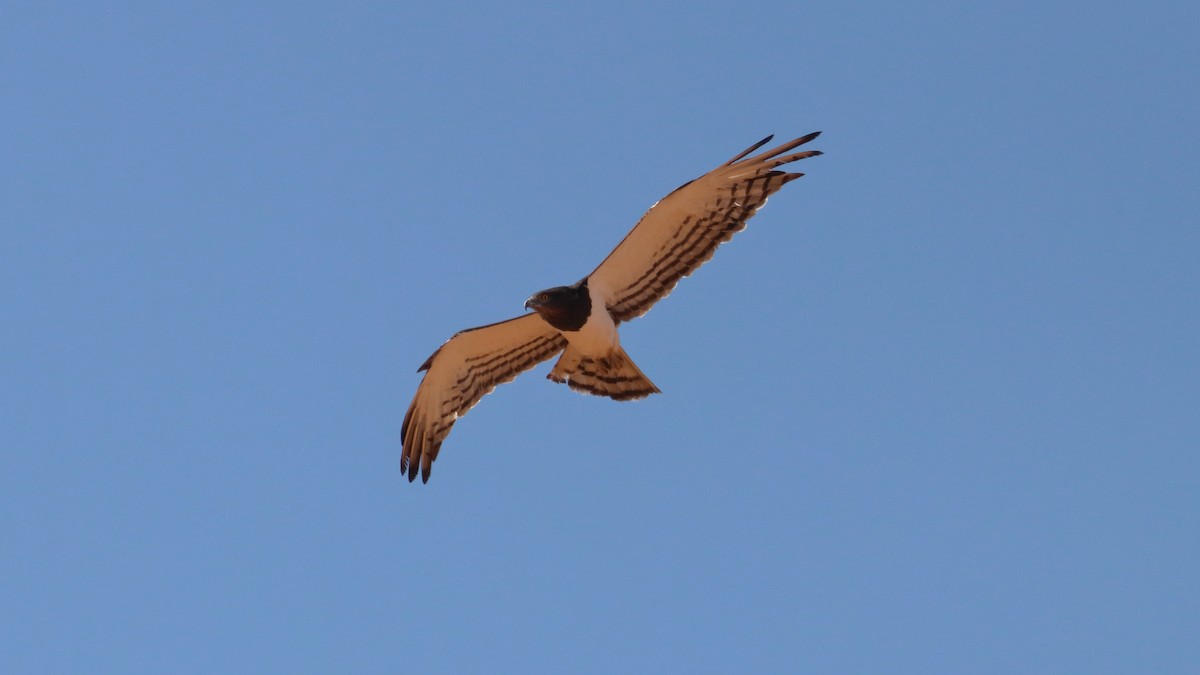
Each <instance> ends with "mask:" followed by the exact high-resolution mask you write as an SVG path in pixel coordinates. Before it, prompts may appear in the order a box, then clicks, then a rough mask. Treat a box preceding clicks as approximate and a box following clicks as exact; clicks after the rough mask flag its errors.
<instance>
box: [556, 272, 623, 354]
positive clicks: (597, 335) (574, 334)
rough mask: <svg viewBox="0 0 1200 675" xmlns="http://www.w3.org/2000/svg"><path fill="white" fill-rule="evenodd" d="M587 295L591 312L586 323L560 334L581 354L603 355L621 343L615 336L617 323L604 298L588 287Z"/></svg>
mask: <svg viewBox="0 0 1200 675" xmlns="http://www.w3.org/2000/svg"><path fill="white" fill-rule="evenodd" d="M588 295H589V296H591V299H592V313H591V314H590V315H589V316H588V319H587V323H585V324H583V328H580V329H579V330H577V331H563V333H562V336H563V337H565V338H567V342H569V343H571V346H572V347H574V348H575V349H576V350H577V351H578V352H579V353H581V354H586V355H588V356H604V355H606V354H608V353H610V352H612V351H613V350H614V349H616V348H617V347H618V346H619V345H620V344H621V342H620V340H619V339H618V337H617V325H616V324H615V323H613V320H612V315H611V314H609V313H608V303H607V302H606V298H605V297H604V296H603V295H602V294H601V293H599V292H598V290H597V289H594V288H590V287H589V288H588Z"/></svg>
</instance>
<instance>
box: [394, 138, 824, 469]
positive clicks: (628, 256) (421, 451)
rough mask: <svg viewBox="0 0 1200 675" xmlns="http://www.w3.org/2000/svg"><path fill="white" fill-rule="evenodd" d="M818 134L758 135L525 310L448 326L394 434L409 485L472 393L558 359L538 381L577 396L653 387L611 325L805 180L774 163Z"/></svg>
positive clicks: (798, 155)
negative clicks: (779, 138) (779, 140)
mask: <svg viewBox="0 0 1200 675" xmlns="http://www.w3.org/2000/svg"><path fill="white" fill-rule="evenodd" d="M820 133H821V132H819V131H818V132H816V133H811V134H808V135H807V136H802V137H800V138H797V139H796V140H794V141H789V142H787V143H784V144H783V145H780V146H778V147H776V148H774V149H771V150H767V151H765V152H763V153H761V154H758V155H755V156H753V157H749V156H748V155H750V154H751V153H753V152H754V151H755V150H758V149H759V148H761V147H762V146H764V145H766V144H767V143H769V142H770V141H771V138H772V137H771V136H768V137H766V138H764V139H763V140H761V141H759V142H757V143H755V144H754V145H752V146H750V147H749V148H747V149H746V150H744V151H742V152H740V153H738V155H737V156H736V157H734V158H733V159H731V160H729V161H728V162H725V163H724V164H722V165H721V166H719V167H717V168H715V169H713V170H712V171H709V172H708V173H706V174H704V175H703V176H701V177H699V178H697V179H695V180H693V181H690V182H688V183H685V184H684V185H682V186H680V187H679V188H677V189H676V190H675V191H674V192H672V193H671V194H669V195H667V196H666V197H664V198H662V200H660V201H659V202H658V203H657V204H655V205H654V206H652V207H650V210H649V211H647V212H646V215H644V216H642V219H641V220H639V221H638V223H637V225H635V226H634V227H633V229H632V230H631V231H630V232H629V234H627V235H626V236H625V238H624V239H623V240H621V243H620V244H618V245H617V247H616V248H615V249H613V252H612V253H610V254H609V255H608V257H607V258H605V259H604V261H603V262H601V263H600V266H599V267H597V268H596V269H595V270H593V271H592V273H591V274H589V275H587V276H586V277H584V278H582V279H580V280H579V281H577V282H575V283H574V284H571V285H570V286H556V287H554V288H547V289H546V290H544V291H538V292H537V293H534V294H533V295H532V296H530V297H529V299H528V300H526V301H525V308H526V309H531V310H533V312H532V313H529V314H524V315H522V316H519V317H517V318H515V319H509V320H508V321H501V322H499V323H493V324H489V325H487V326H479V327H478V328H468V329H467V330H463V331H459V332H458V333H455V334H454V337H452V338H450V339H449V340H448V341H446V343H445V344H443V345H442V346H441V347H439V348H438V349H437V351H435V352H434V353H433V354H432V355H431V356H430V357H429V358H428V359H426V360H425V363H424V364H422V365H421V367H420V368H418V369H417V372H421V371H425V377H424V378H423V379H422V380H421V384H420V385H419V386H418V387H417V393H416V396H414V397H413V402H412V405H410V406H409V408H408V413H407V414H405V416H404V424H403V426H402V427H401V429H400V436H401V439H402V440H401V443H402V444H403V453H404V454H403V456H402V458H401V460H400V469H401V471H403V472H406V473H407V474H408V480H409V481H410V482H411V481H412V480H413V479H415V478H416V477H417V472H418V471H420V473H421V481H422V482H428V480H429V472H430V469H431V468H432V466H433V461H434V460H435V459H437V455H438V450H439V449H440V448H441V446H442V441H444V440H446V436H448V435H449V434H450V427H452V426H454V422H455V420H457V419H458V418H459V417H462V416H463V415H465V414H466V413H467V411H468V410H470V409H471V407H472V406H474V405H475V404H476V403H478V402H479V399H481V398H483V397H484V396H486V395H487V394H489V393H490V392H491V391H492V390H493V389H495V388H496V385H498V384H503V383H505V382H510V381H512V380H513V379H514V378H515V377H516V376H517V375H519V374H521V373H522V372H524V371H526V370H528V369H530V368H532V367H534V366H535V365H537V364H539V363H541V362H542V361H545V360H547V359H549V358H551V357H552V356H555V355H557V354H561V356H559V358H558V362H557V363H556V364H555V365H554V368H553V369H551V370H550V374H549V375H547V376H546V377H547V378H549V379H551V380H553V381H555V382H559V383H563V384H566V385H567V386H568V387H570V388H571V389H574V390H575V391H579V392H583V393H586V394H594V395H596V396H607V397H609V398H611V399H614V400H617V401H629V400H634V399H640V398H644V397H646V396H649V395H650V394H656V393H659V389H658V387H656V386H654V383H653V382H651V381H650V378H648V377H646V375H645V374H644V373H643V372H642V371H641V369H639V368H638V367H637V365H635V364H634V362H633V360H632V359H630V358H629V355H628V354H626V353H625V350H624V349H622V348H621V341H620V338H619V336H618V334H617V326H618V325H619V324H620V323H621V322H622V321H629V320H631V319H636V318H637V317H639V316H641V315H643V314H645V313H646V312H648V311H649V310H650V308H651V307H653V306H654V303H656V302H658V301H659V300H661V299H662V298H665V297H666V296H667V294H669V293H670V292H671V290H672V289H673V288H675V284H677V283H679V280H680V279H681V278H683V277H685V276H687V275H689V274H691V273H692V272H693V271H695V270H696V268H698V267H700V266H701V265H703V264H704V263H705V262H707V261H708V259H709V258H711V257H712V255H713V253H714V252H715V251H716V250H717V247H718V246H720V245H721V244H722V243H723V242H726V241H729V239H730V238H732V237H733V235H734V233H736V232H739V231H741V230H742V229H744V228H745V227H746V221H748V220H750V218H751V217H752V216H753V215H754V213H755V212H756V211H758V209H759V208H760V207H761V206H762V205H763V204H765V203H766V201H767V197H769V196H771V195H772V194H774V193H775V192H776V191H777V190H779V189H780V188H782V187H783V186H784V185H786V184H787V183H788V182H790V181H792V180H795V179H797V178H799V177H800V176H803V175H804V174H802V173H788V172H786V171H779V170H778V167H780V166H783V165H784V164H789V163H791V162H795V161H797V160H800V159H804V158H806V157H814V156H816V155H820V154H821V153H820V152H819V151H817V150H806V151H800V152H792V151H793V150H795V149H796V148H798V147H800V146H801V145H804V144H805V143H808V142H809V141H811V140H812V139H814V138H816V137H817V135H818V134H820Z"/></svg>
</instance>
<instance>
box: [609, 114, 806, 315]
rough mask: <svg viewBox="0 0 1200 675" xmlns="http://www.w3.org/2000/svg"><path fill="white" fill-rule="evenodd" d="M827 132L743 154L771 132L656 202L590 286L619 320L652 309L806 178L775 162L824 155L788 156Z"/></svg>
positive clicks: (797, 153) (766, 139)
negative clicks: (783, 191) (772, 200)
mask: <svg viewBox="0 0 1200 675" xmlns="http://www.w3.org/2000/svg"><path fill="white" fill-rule="evenodd" d="M820 133H821V132H819V131H818V132H816V133H812V134H809V135H807V136H803V137H801V138H797V139H796V140H794V141H790V142H788V143H784V144H783V145H780V146H779V147H777V148H775V149H773V150H768V151H766V152H764V153H762V154H760V155H757V156H755V157H750V158H749V159H744V158H745V157H746V156H747V155H749V154H750V153H752V152H754V151H755V150H757V149H759V148H760V147H762V146H763V145H766V144H767V143H768V142H770V140H771V138H772V137H771V136H768V137H766V138H764V139H763V140H761V141H759V142H758V143H755V144H754V145H752V146H750V147H749V148H747V149H746V150H744V151H743V152H741V153H740V154H738V155H737V156H736V157H734V158H733V159H731V160H729V161H728V162H725V163H724V164H722V165H721V166H719V167H717V168H716V169H714V170H712V171H710V172H708V173H707V174H705V175H703V176H701V177H700V178H697V179H696V180H694V181H691V182H690V183H685V184H684V185H683V186H681V187H679V188H678V189H676V190H675V191H674V192H672V193H671V194H669V195H667V196H666V197H664V198H663V199H662V200H661V201H659V202H658V203H657V204H655V205H654V206H652V207H650V210H649V211H647V212H646V215H644V216H642V219H641V220H640V221H638V224H637V225H635V226H634V227H633V229H632V230H631V231H630V232H629V234H628V235H626V236H625V239H624V240H622V241H621V243H620V244H618V245H617V248H616V249H614V250H613V252H612V253H610V254H609V256H608V257H607V258H605V259H604V262H602V263H600V266H599V267H597V268H596V271H594V272H592V274H591V275H590V276H589V277H588V284H589V285H590V286H592V287H593V288H596V289H597V290H600V291H601V292H602V293H603V294H604V297H605V298H607V300H608V309H609V311H610V312H611V313H612V315H613V319H614V320H616V321H618V322H619V321H629V320H630V319H635V318H637V317H639V316H641V315H643V314H645V313H646V312H648V311H650V308H651V307H653V306H654V303H656V302H658V301H659V300H661V299H662V298H665V297H666V296H667V295H668V294H669V293H670V292H671V290H672V289H673V288H675V285H676V284H678V283H679V280H680V279H682V278H683V277H685V276H687V275H689V274H691V273H692V272H694V271H695V270H696V269H697V268H698V267H700V266H701V265H703V264H704V263H705V262H707V261H708V260H709V259H710V258H712V256H713V253H714V252H716V250H717V247H718V246H720V245H721V244H722V243H724V242H726V241H729V240H730V239H731V238H732V237H733V235H734V233H736V232H739V231H741V230H743V229H745V227H746V221H747V220H750V218H751V217H752V216H753V215H754V213H755V212H756V211H758V209H759V208H760V207H761V206H762V205H763V204H765V203H766V202H767V197H769V196H771V195H772V194H774V193H775V192H776V191H777V190H779V189H780V188H782V187H783V186H784V185H785V184H787V183H788V182H790V181H792V180H795V179H797V178H799V177H800V176H803V175H804V174H802V173H787V172H785V171H776V170H774V169H775V168H776V167H779V166H782V165H784V164H788V163H789V162H794V161H796V160H799V159H804V158H805V157H814V156H816V155H819V154H821V153H820V152H819V151H817V150H809V151H805V152H796V153H793V154H790V155H785V154H784V153H787V152H789V151H790V150H793V149H795V148H797V147H799V146H801V145H803V144H805V143H807V142H809V141H811V140H812V139H814V138H816V137H817V135H818V134H820ZM780 155H783V156H782V157H781V156H780Z"/></svg>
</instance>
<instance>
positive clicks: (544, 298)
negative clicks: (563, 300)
mask: <svg viewBox="0 0 1200 675" xmlns="http://www.w3.org/2000/svg"><path fill="white" fill-rule="evenodd" d="M549 299H550V294H549V293H542V294H541V295H539V296H538V300H541V301H542V302H545V301H547V300H549Z"/></svg>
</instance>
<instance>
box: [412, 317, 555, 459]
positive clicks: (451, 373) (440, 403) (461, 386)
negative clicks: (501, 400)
mask: <svg viewBox="0 0 1200 675" xmlns="http://www.w3.org/2000/svg"><path fill="white" fill-rule="evenodd" d="M565 346H566V340H565V339H564V338H563V337H562V336H561V335H560V334H559V332H558V331H557V330H555V329H554V328H553V327H551V326H550V325H549V324H548V323H546V322H545V321H544V320H542V318H541V317H539V316H537V315H536V314H526V315H524V316H520V317H517V318H515V319H509V320H508V321H501V322H500V323H494V324H490V325H487V326H480V327H478V328H470V329H467V330H464V331H460V332H458V333H456V334H455V335H454V337H452V338H450V339H449V340H448V341H447V342H446V343H445V344H443V345H442V346H441V347H439V348H438V349H437V351H435V352H434V353H433V354H432V355H431V356H430V357H429V358H428V359H427V360H426V361H425V363H424V364H423V365H422V366H421V367H420V368H419V369H418V371H420V370H424V371H427V372H426V373H425V377H424V378H422V380H421V384H420V386H419V387H417V395H416V396H415V397H414V398H413V402H412V405H410V406H409V408H408V413H407V414H405V416H404V424H403V425H402V426H401V427H400V438H401V443H402V445H403V448H404V454H403V456H402V457H401V459H400V470H401V471H402V472H405V473H407V474H408V479H409V480H410V481H411V480H413V479H414V478H416V477H417V472H418V470H419V471H420V473H421V481H422V482H427V481H428V480H429V472H430V470H431V468H432V465H433V460H435V459H437V455H438V450H439V449H440V448H441V446H442V441H444V440H445V439H446V436H448V435H449V434H450V427H452V426H453V425H454V422H455V421H456V420H457V419H458V418H459V417H462V416H463V415H465V414H467V411H468V410H470V409H471V407H472V406H474V405H475V404H476V403H478V402H479V400H480V399H482V398H483V397H484V396H486V395H488V394H489V393H491V391H492V390H493V389H495V388H496V385H499V384H504V383H505V382H511V381H512V380H513V379H514V378H516V376H517V375H519V374H521V373H522V372H524V371H526V370H529V369H530V368H532V367H534V366H535V365H537V364H539V363H541V362H542V361H545V360H547V359H549V358H550V357H552V356H554V355H555V354H557V353H558V352H560V351H562V350H563V347H565Z"/></svg>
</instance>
